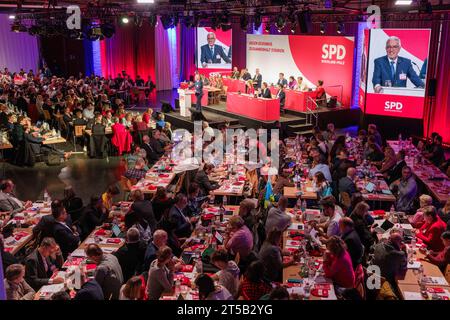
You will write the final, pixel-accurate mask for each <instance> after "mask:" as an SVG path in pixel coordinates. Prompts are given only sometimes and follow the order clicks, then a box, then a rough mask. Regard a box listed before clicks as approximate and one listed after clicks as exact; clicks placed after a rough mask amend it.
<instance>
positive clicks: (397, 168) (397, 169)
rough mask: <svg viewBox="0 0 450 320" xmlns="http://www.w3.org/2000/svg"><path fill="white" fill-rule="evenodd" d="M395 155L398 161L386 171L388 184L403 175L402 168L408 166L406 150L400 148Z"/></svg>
mask: <svg viewBox="0 0 450 320" xmlns="http://www.w3.org/2000/svg"><path fill="white" fill-rule="evenodd" d="M395 156H396V158H397V163H396V164H395V165H394V166H393V167H392V168H391V170H389V172H387V173H386V174H387V177H386V182H387V184H388V185H390V184H391V183H392V182H394V181H396V180H398V179H400V178H401V177H402V169H403V167H405V166H406V161H405V151H404V150H400V151H399V152H398V153H397V154H396V155H395Z"/></svg>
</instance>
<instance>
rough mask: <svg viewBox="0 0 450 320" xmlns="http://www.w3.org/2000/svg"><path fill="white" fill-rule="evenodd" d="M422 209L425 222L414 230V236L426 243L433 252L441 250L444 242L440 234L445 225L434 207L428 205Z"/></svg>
mask: <svg viewBox="0 0 450 320" xmlns="http://www.w3.org/2000/svg"><path fill="white" fill-rule="evenodd" d="M423 211H424V212H423V217H424V220H425V223H424V224H423V225H422V227H420V229H419V230H417V231H416V236H417V238H418V239H420V240H422V241H423V243H425V244H426V245H427V247H428V249H430V250H432V251H435V252H439V251H442V250H443V249H444V243H443V242H442V239H441V235H442V233H444V231H445V228H446V227H447V226H446V225H445V222H444V221H442V220H441V218H439V216H438V215H437V213H436V208H435V207H433V206H428V207H425V208H424V210H423Z"/></svg>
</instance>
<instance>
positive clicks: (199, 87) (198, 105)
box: [189, 73, 203, 112]
mask: <svg viewBox="0 0 450 320" xmlns="http://www.w3.org/2000/svg"><path fill="white" fill-rule="evenodd" d="M194 80H195V82H194V83H193V84H191V85H190V86H189V89H192V88H195V98H196V99H197V101H196V102H195V109H196V110H197V111H198V112H200V111H201V110H202V98H203V81H202V79H201V77H200V75H199V74H198V73H197V74H196V75H195V77H194Z"/></svg>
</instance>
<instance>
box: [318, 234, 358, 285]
mask: <svg viewBox="0 0 450 320" xmlns="http://www.w3.org/2000/svg"><path fill="white" fill-rule="evenodd" d="M323 271H324V272H325V277H327V278H330V279H331V280H333V283H334V284H336V285H338V286H339V287H342V288H353V287H354V285H355V272H354V271H353V265H352V259H351V258H350V254H349V253H348V252H347V248H346V246H345V243H344V241H343V240H342V239H341V238H339V237H337V236H332V237H330V239H329V240H328V242H327V251H326V252H325V254H324V259H323Z"/></svg>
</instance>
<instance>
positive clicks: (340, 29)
mask: <svg viewBox="0 0 450 320" xmlns="http://www.w3.org/2000/svg"><path fill="white" fill-rule="evenodd" d="M336 32H337V33H338V34H341V33H344V23H343V22H342V21H339V22H338V24H337V28H336Z"/></svg>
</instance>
